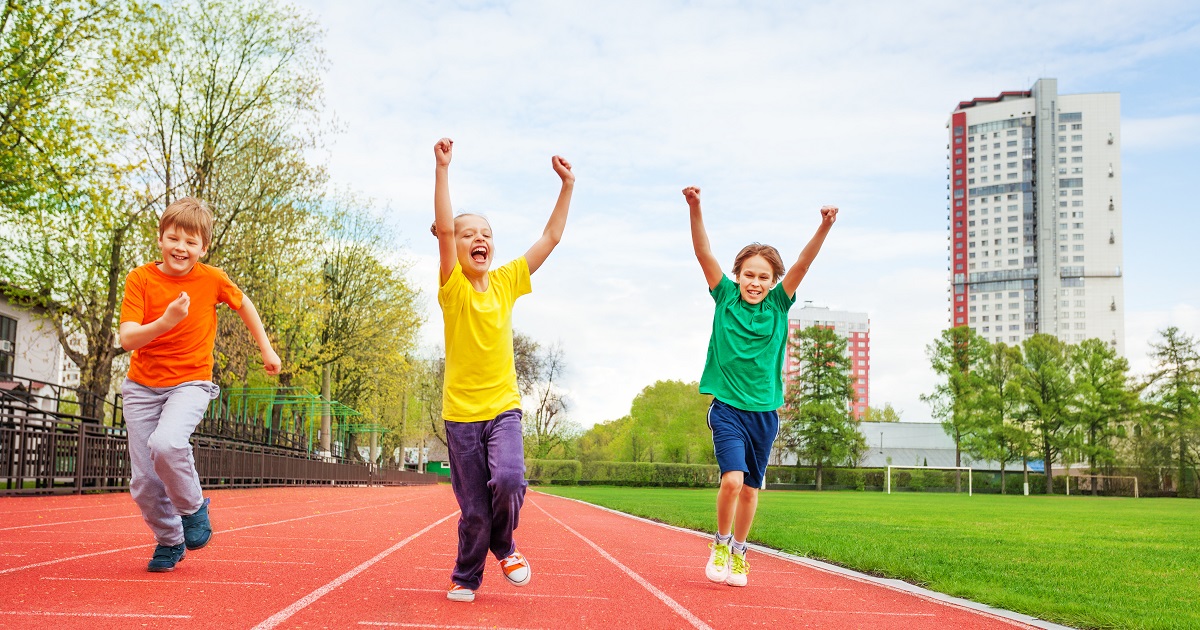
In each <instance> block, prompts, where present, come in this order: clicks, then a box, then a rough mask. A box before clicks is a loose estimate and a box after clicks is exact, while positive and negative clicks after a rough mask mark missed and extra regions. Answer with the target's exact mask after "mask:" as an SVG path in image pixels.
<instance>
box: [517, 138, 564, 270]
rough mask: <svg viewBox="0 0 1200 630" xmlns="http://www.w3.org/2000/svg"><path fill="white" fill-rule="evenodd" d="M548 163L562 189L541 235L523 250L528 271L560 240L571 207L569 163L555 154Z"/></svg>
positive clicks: (544, 258)
mask: <svg viewBox="0 0 1200 630" xmlns="http://www.w3.org/2000/svg"><path fill="white" fill-rule="evenodd" d="M550 165H551V166H553V167H554V172H555V173H558V176H559V178H560V179H562V189H561V190H559V191H558V201H557V202H556V203H555V204H554V211H553V212H551V213H550V220H549V221H547V222H546V229H545V230H542V237H541V238H539V239H538V240H537V242H535V243H534V244H533V245H532V246H530V248H529V251H527V252H525V262H526V263H528V264H529V273H533V272H535V271H537V270H538V267H541V266H542V263H544V262H546V258H547V257H549V256H550V252H552V251H554V248H555V247H556V246H558V242H559V241H561V240H562V235H563V228H565V227H567V211H568V210H570V209H571V193H572V192H574V190H575V174H574V173H572V172H571V163H570V162H568V161H566V160H564V159H563V158H561V157H559V156H557V155H556V156H554V157H552V158H550Z"/></svg>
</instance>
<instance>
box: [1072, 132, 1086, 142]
mask: <svg viewBox="0 0 1200 630" xmlns="http://www.w3.org/2000/svg"><path fill="white" fill-rule="evenodd" d="M1071 142H1083V134H1076V135H1074V136H1071Z"/></svg>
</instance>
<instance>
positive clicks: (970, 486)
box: [887, 466, 973, 496]
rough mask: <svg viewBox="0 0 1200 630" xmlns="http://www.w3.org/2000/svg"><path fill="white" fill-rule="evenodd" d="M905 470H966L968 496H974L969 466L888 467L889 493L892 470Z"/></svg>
mask: <svg viewBox="0 0 1200 630" xmlns="http://www.w3.org/2000/svg"><path fill="white" fill-rule="evenodd" d="M893 468H903V469H905V470H913V469H916V470H965V471H967V496H973V493H972V481H971V468H970V467H969V466H888V467H887V493H888V494H891V493H892V469H893Z"/></svg>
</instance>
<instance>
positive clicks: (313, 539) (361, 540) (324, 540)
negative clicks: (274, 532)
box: [242, 534, 371, 542]
mask: <svg viewBox="0 0 1200 630" xmlns="http://www.w3.org/2000/svg"><path fill="white" fill-rule="evenodd" d="M242 538H269V539H271V540H303V541H305V542H371V541H370V540H367V539H365V538H309V537H307V536H247V535H244V534H243V535H242Z"/></svg>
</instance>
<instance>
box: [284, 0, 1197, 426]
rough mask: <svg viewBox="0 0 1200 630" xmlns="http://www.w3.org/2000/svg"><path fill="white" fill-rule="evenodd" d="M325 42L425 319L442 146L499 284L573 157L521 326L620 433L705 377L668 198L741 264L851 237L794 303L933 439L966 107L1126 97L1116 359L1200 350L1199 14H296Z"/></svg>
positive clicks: (828, 7) (337, 148)
mask: <svg viewBox="0 0 1200 630" xmlns="http://www.w3.org/2000/svg"><path fill="white" fill-rule="evenodd" d="M296 6H297V7H298V8H299V10H301V11H302V12H307V13H309V14H310V15H311V16H312V17H313V18H314V19H315V20H316V21H317V22H318V23H319V24H320V26H321V28H322V29H323V31H324V38H323V46H324V48H325V51H326V54H327V60H328V67H327V71H326V73H325V88H326V105H327V108H328V111H329V113H330V114H331V117H332V120H333V124H334V125H335V126H336V129H337V132H336V133H334V134H331V135H330V136H329V137H327V138H326V146H325V147H324V150H323V152H322V159H324V160H325V161H326V162H327V164H328V168H329V172H330V176H331V179H332V181H333V183H334V184H336V185H338V186H340V187H347V188H350V189H352V190H355V191H358V192H360V193H363V194H365V195H367V196H369V197H370V198H372V199H373V200H374V202H375V204H376V207H377V208H379V211H380V212H381V213H383V214H384V215H385V216H386V217H387V221H388V222H389V224H390V225H391V226H392V227H393V228H394V229H395V231H396V234H397V240H396V242H395V245H394V246H395V251H396V255H397V258H398V259H399V260H403V261H404V263H405V264H407V265H408V266H409V272H408V273H409V277H410V280H411V282H412V283H413V285H414V286H415V287H416V288H418V289H419V290H420V291H421V294H422V302H421V308H422V309H423V311H424V313H425V323H424V325H423V327H422V330H421V343H422V346H423V350H424V351H425V352H426V353H427V354H432V353H434V352H437V350H438V347H439V346H440V344H441V342H442V322H441V313H440V311H439V310H438V307H437V299H436V296H437V280H436V277H437V246H436V241H435V239H434V238H433V237H432V236H431V235H430V233H429V225H430V223H431V222H432V218H433V175H434V158H433V145H434V143H435V142H436V141H437V140H438V139H439V138H441V137H449V138H452V139H453V140H454V159H453V163H452V164H451V166H450V190H451V199H452V201H453V204H454V208H455V210H456V212H475V213H480V214H483V215H485V216H486V217H487V218H488V219H489V220H490V222H491V224H492V227H493V230H494V234H495V237H494V238H495V261H496V262H495V266H499V265H501V264H503V263H504V262H506V261H508V260H511V259H512V258H515V257H517V256H520V255H522V254H523V253H524V252H525V250H526V249H527V248H528V247H529V246H530V245H531V244H532V243H533V242H534V241H535V240H536V239H537V238H538V237H539V236H540V234H541V231H542V229H543V227H544V225H545V222H546V220H547V219H548V218H549V216H550V211H551V209H552V208H553V206H554V202H555V199H556V197H557V194H558V190H559V186H560V182H559V179H558V177H557V176H556V175H555V174H554V172H553V170H552V169H551V165H550V158H551V156H553V155H562V156H564V157H565V158H567V159H568V160H569V161H570V162H571V163H572V165H573V166H574V172H575V174H576V178H577V181H576V185H575V191H574V197H573V200H572V203H571V211H570V216H569V219H568V221H567V227H566V231H565V234H564V237H563V240H562V242H561V244H560V245H559V246H558V248H557V249H556V250H555V251H554V253H553V254H552V255H551V256H550V258H549V259H548V260H547V262H546V263H545V265H544V266H543V267H542V268H541V269H540V270H539V271H538V272H537V273H536V274H534V276H533V282H532V284H533V293H532V294H530V295H528V296H525V297H523V298H521V299H520V300H519V301H518V302H517V305H516V308H515V311H514V315H513V322H514V328H515V329H516V330H517V331H519V332H522V333H524V334H526V335H529V336H530V337H532V338H533V339H535V340H536V341H538V342H539V343H541V344H543V345H552V344H559V345H561V347H562V349H563V351H564V353H565V358H566V361H567V365H568V372H567V374H566V380H565V382H564V386H565V389H566V393H567V395H568V403H569V410H568V413H569V414H570V418H571V419H573V420H574V421H575V422H577V423H579V424H580V425H581V426H583V427H585V428H586V427H590V426H592V425H593V424H595V423H597V422H605V421H609V420H614V419H617V418H619V417H621V416H623V415H625V414H627V413H628V412H629V408H630V403H631V402H632V400H633V398H634V397H635V396H636V395H637V394H638V392H640V391H641V390H642V389H643V388H645V387H647V386H649V385H651V384H653V383H654V382H656V381H659V380H683V381H698V380H699V378H700V374H701V372H702V370H703V367H704V359H705V353H706V349H707V344H708V334H709V331H710V330H711V318H712V300H711V298H710V297H709V296H708V295H707V290H706V289H707V287H706V284H705V281H704V275H703V273H702V272H701V270H700V267H699V265H698V263H697V262H696V259H695V256H694V254H693V252H692V248H691V241H690V236H689V231H688V213H687V205H686V203H685V201H684V198H683V195H682V194H681V192H680V191H681V190H682V189H683V188H684V187H685V186H689V185H695V186H699V187H700V188H701V191H702V193H701V194H702V202H703V208H704V217H705V222H706V224H707V227H708V231H709V236H710V239H711V242H712V247H713V251H714V254H715V255H716V256H717V258H718V259H719V260H720V261H721V262H722V264H723V265H725V266H726V268H727V269H726V271H727V272H729V271H730V268H731V267H732V264H733V258H734V255H735V254H736V253H737V251H738V250H739V249H740V248H741V247H742V246H744V245H746V244H748V243H750V242H755V241H757V242H764V243H768V244H771V245H774V246H775V247H777V248H778V249H779V250H780V252H781V254H782V255H783V258H784V260H785V262H787V263H789V264H790V263H791V261H794V260H795V258H796V256H797V255H798V254H799V252H800V249H801V248H802V247H803V246H804V245H805V243H806V242H807V241H808V239H809V238H810V237H811V236H812V233H813V232H814V231H815V230H816V228H817V225H818V224H819V221H820V215H819V208H820V207H821V206H822V205H826V204H831V205H837V206H838V207H839V208H840V212H839V215H838V220H837V224H836V225H835V226H834V228H833V230H832V231H831V233H830V235H829V237H828V239H827V240H826V242H825V245H824V247H823V249H822V250H821V253H820V255H819V256H818V257H817V259H816V261H815V262H814V264H813V265H812V267H811V269H810V270H809V273H808V275H807V277H806V278H805V279H804V281H803V282H802V284H801V285H800V288H799V289H798V291H797V294H796V298H797V307H796V308H799V307H800V305H802V304H803V303H804V302H805V301H811V302H812V303H813V304H814V305H817V306H828V307H831V308H834V309H842V310H854V311H863V312H866V313H867V314H868V316H869V317H870V319H871V346H872V347H871V354H872V356H871V391H870V398H871V404H872V406H883V405H884V404H885V403H890V404H892V405H893V406H894V407H896V408H897V410H899V411H900V412H901V414H902V419H903V420H906V421H928V420H930V419H931V416H930V410H929V408H928V406H927V405H925V404H924V403H923V402H921V400H920V395H921V394H922V393H927V392H930V391H931V390H932V389H933V387H934V385H935V383H936V378H935V375H934V374H933V372H932V370H931V369H930V367H929V360H928V358H927V356H926V346H928V345H929V343H930V342H932V341H933V340H934V339H935V338H936V337H937V336H938V334H939V333H940V331H942V330H943V329H945V328H946V327H947V326H948V325H949V312H948V299H947V287H948V277H947V270H946V265H947V254H946V252H947V249H946V248H947V231H946V221H947V218H946V217H947V201H946V185H947V177H946V175H947V173H946V146H947V136H948V132H947V130H946V122H947V120H948V119H949V116H950V114H951V112H952V111H953V110H954V108H955V107H956V105H957V104H958V103H959V102H960V101H964V100H970V99H971V98H975V97H982V96H995V95H998V94H999V93H1000V92H1002V91H1009V90H1026V89H1029V88H1030V87H1031V86H1032V85H1033V83H1034V81H1036V80H1037V79H1038V78H1041V77H1047V78H1057V79H1058V85H1059V92H1060V93H1062V94H1075V93H1087V92H1119V93H1120V94H1121V108H1122V109H1121V117H1122V123H1121V124H1122V128H1121V136H1122V155H1121V159H1122V171H1123V182H1122V184H1123V198H1124V209H1123V217H1124V226H1123V228H1124V243H1125V250H1124V257H1125V265H1124V268H1125V274H1126V275H1125V306H1126V310H1125V325H1126V328H1125V335H1126V339H1125V343H1126V354H1127V357H1128V358H1129V360H1130V363H1131V366H1132V368H1133V371H1134V372H1138V373H1142V372H1145V371H1147V370H1148V369H1149V368H1150V365H1151V362H1150V360H1149V358H1148V357H1147V352H1148V351H1149V343H1150V341H1151V340H1152V339H1153V338H1155V337H1156V336H1157V331H1158V330H1161V329H1163V328H1165V327H1166V326H1169V325H1175V326H1179V327H1180V328H1182V329H1183V330H1184V331H1186V332H1189V333H1190V334H1192V335H1200V281H1198V280H1197V279H1196V278H1195V276H1194V273H1195V271H1196V269H1197V268H1198V267H1200V265H1198V264H1197V263H1198V262H1200V256H1197V254H1196V247H1195V240H1196V237H1197V228H1200V213H1198V212H1197V210H1200V208H1197V202H1196V199H1197V195H1194V194H1192V192H1194V191H1191V192H1189V191H1190V190H1191V185H1190V184H1189V182H1193V181H1196V178H1197V173H1200V4H1197V3H1195V2H1190V1H1178V2H1172V1H1162V2H1158V1H1153V0H1150V1H1141V2H1105V1H1096V0H1087V1H1079V2H1075V1H1068V2H1046V1H1037V2H1022V1H1008V2H930V1H915V2H903V3H901V2H890V1H884V2H840V1H831V2H737V3H733V2H729V3H725V2H653V1H623V0H622V1H612V2H588V3H583V2H551V1H547V2H512V3H507V2H458V3H448V2H366V1H358V0H355V1H343V0H330V1H325V0H301V1H300V2H298V3H297V4H296Z"/></svg>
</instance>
